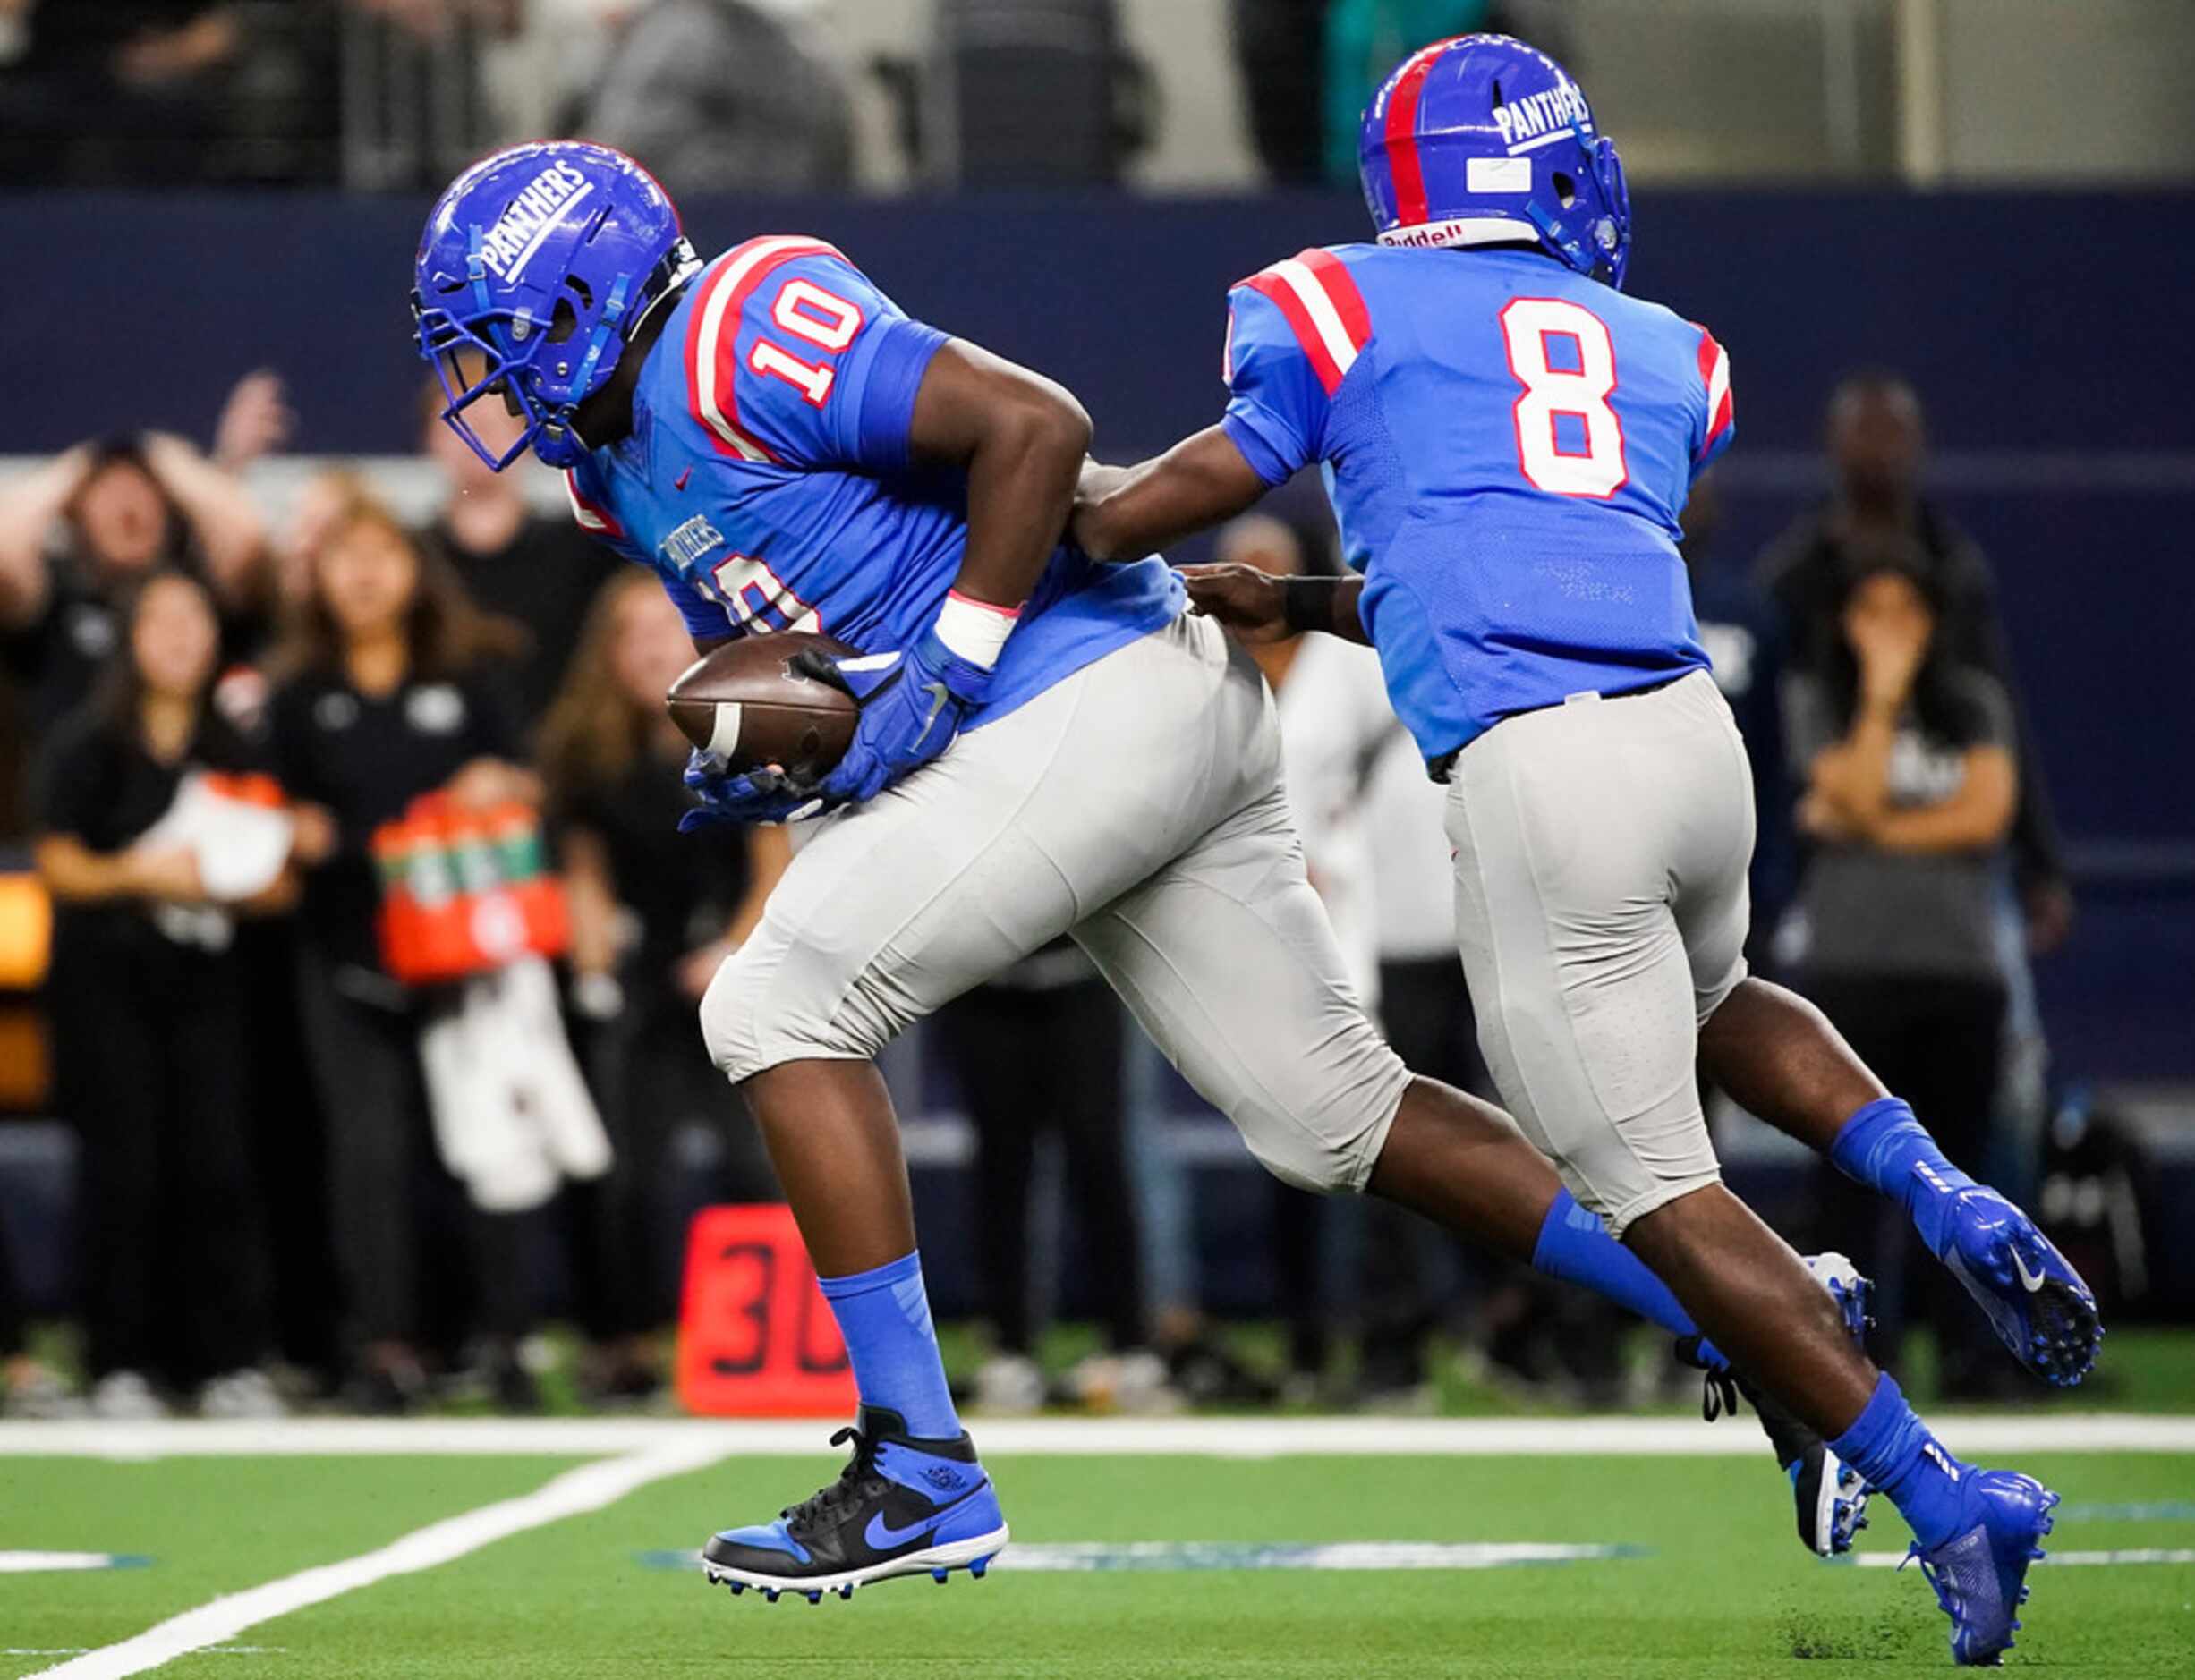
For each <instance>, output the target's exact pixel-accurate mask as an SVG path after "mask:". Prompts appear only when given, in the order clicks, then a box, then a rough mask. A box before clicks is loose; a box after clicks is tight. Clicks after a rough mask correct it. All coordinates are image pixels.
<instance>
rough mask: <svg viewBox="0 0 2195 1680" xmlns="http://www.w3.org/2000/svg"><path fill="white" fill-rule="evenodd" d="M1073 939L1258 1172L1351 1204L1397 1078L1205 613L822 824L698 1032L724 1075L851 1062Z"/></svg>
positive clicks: (1236, 673)
mask: <svg viewBox="0 0 2195 1680" xmlns="http://www.w3.org/2000/svg"><path fill="white" fill-rule="evenodd" d="M1062 932H1068V933H1071V934H1072V935H1073V936H1074V938H1075V940H1076V943H1077V944H1079V945H1080V946H1082V947H1083V949H1084V950H1085V951H1086V952H1088V953H1089V955H1090V956H1091V958H1092V959H1093V961H1094V962H1095V963H1097V965H1098V967H1099V969H1100V970H1101V971H1102V972H1103V973H1104V975H1105V978H1106V979H1107V980H1109V981H1110V983H1111V984H1112V987H1113V989H1114V990H1115V991H1117V992H1119V995H1120V997H1121V998H1122V999H1123V1001H1125V1002H1126V1003H1127V1005H1128V1007H1129V1008H1130V1009H1132V1010H1133V1011H1134V1012H1135V1014H1136V1019H1137V1020H1138V1021H1140V1022H1142V1023H1143V1026H1144V1031H1147V1032H1149V1033H1150V1035H1151V1037H1152V1038H1153V1039H1154V1040H1155V1041H1156V1042H1157V1044H1158V1045H1159V1047H1160V1048H1161V1049H1162V1050H1164V1051H1165V1053H1166V1055H1167V1056H1168V1058H1169V1059H1170V1060H1171V1061H1172V1062H1173V1064H1174V1065H1176V1066H1177V1067H1178V1068H1179V1069H1180V1070H1181V1072H1182V1073H1183V1074H1184V1075H1185V1076H1186V1077H1187V1080H1188V1081H1189V1082H1190V1083H1191V1084H1192V1085H1194V1086H1195V1088H1196V1090H1198V1091H1199V1092H1200V1093H1201V1094H1202V1095H1203V1096H1204V1099H1205V1100H1206V1101H1208V1102H1210V1103H1211V1104H1212V1106H1213V1107H1215V1108H1217V1109H1219V1110H1220V1111H1221V1113H1222V1114H1224V1115H1226V1116H1227V1117H1228V1118H1229V1120H1231V1121H1233V1122H1234V1124H1235V1125H1236V1126H1237V1127H1238V1129H1239V1130H1240V1131H1241V1133H1242V1135H1243V1138H1244V1140H1245V1141H1246V1142H1247V1143H1248V1144H1249V1147H1250V1150H1251V1152H1252V1153H1253V1154H1254V1155H1255V1156H1256V1157H1257V1158H1258V1159H1259V1160H1260V1161H1261V1162H1263V1164H1264V1165H1265V1166H1266V1167H1268V1168H1269V1169H1270V1170H1272V1172H1273V1173H1275V1174H1277V1175H1279V1176H1280V1177H1281V1178H1284V1179H1287V1180H1288V1181H1289V1182H1290V1183H1292V1184H1299V1185H1302V1186H1304V1187H1305V1188H1306V1189H1312V1190H1322V1191H1334V1190H1361V1189H1362V1188H1363V1187H1364V1184H1365V1180H1366V1179H1367V1178H1368V1177H1369V1176H1370V1175H1371V1172H1372V1167H1373V1164H1374V1162H1375V1161H1376V1160H1377V1159H1378V1158H1379V1153H1380V1150H1381V1147H1382V1146H1383V1143H1384V1142H1385V1141H1386V1136H1387V1130H1388V1127H1389V1126H1390V1125H1391V1124H1392V1123H1393V1121H1394V1116H1395V1111H1396V1109H1397V1107H1399V1106H1400V1102H1401V1099H1402V1092H1403V1089H1404V1087H1405V1086H1406V1085H1407V1084H1408V1082H1409V1074H1408V1071H1407V1070H1406V1069H1405V1068H1404V1067H1403V1065H1402V1064H1401V1062H1400V1060H1399V1059H1398V1058H1397V1056H1395V1053H1394V1052H1393V1051H1392V1050H1391V1049H1390V1048H1388V1047H1387V1045H1386V1043H1385V1042H1384V1041H1383V1039H1381V1038H1380V1036H1379V1034H1378V1032H1377V1031H1375V1030H1374V1027H1373V1025H1372V1023H1371V1022H1370V1021H1369V1020H1368V1019H1367V1018H1366V1016H1365V1012H1364V1009H1363V1007H1362V1006H1361V1005H1360V1004H1359V1003H1358V1001H1357V998H1356V997H1355V996H1354V995H1353V993H1352V991H1351V989H1350V987H1349V984H1348V979H1347V976H1346V972H1345V970H1344V968H1343V964H1342V960H1341V955H1340V949H1339V947H1338V946H1336V944H1335V942H1334V937H1333V932H1332V929H1331V927H1330V926H1329V925H1328V923H1327V921H1326V913H1325V911H1324V910H1323V908H1322V907H1321V905H1320V904H1319V901H1318V896H1317V895H1316V894H1315V893H1314V891H1313V890H1312V887H1311V885H1310V882H1309V880H1308V878H1306V875H1305V872H1304V861H1303V850H1302V847H1301V846H1300V845H1299V844H1297V839H1296V836H1295V832H1294V830H1293V828H1292V827H1291V826H1290V824H1289V815H1288V805H1287V801H1286V797H1285V795H1284V794H1283V793H1282V790H1281V786H1280V738H1279V733H1278V730H1277V728H1276V726H1275V724H1274V721H1273V716H1272V701H1271V700H1270V698H1269V697H1268V695H1267V693H1266V692H1265V687H1264V684H1263V682H1262V681H1261V680H1260V677H1259V675H1258V672H1257V668H1256V666H1255V665H1253V664H1252V663H1251V662H1250V660H1249V659H1248V658H1247V657H1246V656H1245V655H1243V654H1242V653H1241V652H1240V650H1239V649H1234V648H1233V647H1232V646H1231V644H1230V643H1229V641H1228V640H1227V638H1226V637H1225V636H1224V635H1223V634H1222V633H1221V631H1220V629H1219V628H1218V626H1217V625H1215V624H1212V623H1211V622H1210V621H1209V620H1206V619H1203V618H1196V617H1191V616H1188V615H1184V616H1182V617H1180V618H1178V619H1176V620H1175V621H1174V622H1173V623H1172V624H1169V625H1167V626H1166V627H1165V628H1163V629H1161V630H1158V631H1154V632H1152V633H1151V634H1150V635H1148V636H1145V637H1144V638H1142V639H1141V640H1139V641H1135V642H1133V643H1130V644H1129V645H1128V646H1127V647H1124V648H1121V649H1117V650H1116V651H1114V652H1113V653H1110V654H1108V655H1107V656H1106V657H1105V658H1102V659H1099V660H1097V661H1095V662H1094V663H1093V664H1091V665H1089V666H1085V667H1084V668H1083V669H1082V670H1081V671H1078V672H1076V674H1075V675H1072V676H1070V677H1068V678H1067V679H1066V680H1065V681H1063V682H1061V683H1058V684H1056V685H1055V686H1053V687H1052V688H1051V689H1050V690H1048V691H1047V692H1044V693H1043V694H1042V695H1039V696H1038V697H1037V698H1036V699H1034V700H1031V701H1029V702H1028V703H1027V704H1026V705H1024V706H1022V707H1020V708H1017V710H1015V711H1013V712H1011V713H1009V714H1008V716H1006V717H1002V718H1000V719H999V720H998V721H997V722H995V723H991V724H988V725H984V726H983V727H982V728H980V729H976V730H974V731H971V732H970V733H968V734H965V735H963V736H961V737H960V738H959V739H958V740H957V741H956V742H954V743H953V744H952V746H951V748H950V749H949V751H947V752H946V753H945V754H944V755H943V756H942V757H941V758H940V759H936V760H935V761H934V762H932V763H931V764H928V765H925V766H924V767H923V768H921V769H919V770H917V771H915V773H914V774H913V775H912V776H908V777H907V778H906V780H904V781H902V782H900V783H899V784H898V785H896V786H894V787H892V788H890V789H889V790H887V791H886V792H885V793H883V794H882V795H881V796H880V797H878V798H877V799H874V800H872V801H871V802H868V803H867V804H864V805H862V806H859V807H856V808H854V809H850V810H839V811H837V812H834V813H832V814H831V815H830V816H829V817H826V818H824V819H821V821H820V822H819V823H818V824H817V825H816V831H815V833H814V835H813V836H812V838H811V839H810V840H809V841H808V843H807V844H805V845H804V847H802V848H801V850H800V851H799V853H797V854H796V855H795V858H794V860H793V862H792V866H791V868H790V869H788V870H787V871H786V874H785V878H783V879H782V880H781V881H779V882H778V887H777V889H776V891H774V892H773V893H772V894H771V895H770V904H769V906H768V908H767V910H766V911H765V912H764V914H763V917H762V921H761V926H760V927H759V928H757V929H756V930H755V932H754V935H753V938H750V939H749V940H748V941H747V943H746V944H745V946H743V947H742V948H741V949H740V950H739V951H738V952H737V953H736V954H735V955H732V956H730V957H728V958H727V959H726V961H725V963H724V965H723V966H722V967H721V968H720V969H719V971H718V972H717V977H716V979H715V980H714V982H713V983H712V984H711V985H710V988H709V991H708V995H707V996H706V997H704V998H703V999H702V1011H701V1014H702V1032H703V1035H704V1036H705V1038H706V1039H707V1041H708V1045H709V1050H710V1056H712V1057H713V1058H714V1059H715V1062H716V1065H718V1067H719V1068H720V1069H722V1070H723V1072H724V1073H725V1074H726V1075H727V1077H728V1078H730V1079H731V1080H732V1081H734V1082H739V1081H742V1080H744V1079H746V1078H748V1077H749V1076H751V1075H753V1074H754V1073H761V1072H762V1071H763V1070H765V1069H767V1068H770V1067H774V1066H777V1065H779V1064H780V1063H784V1062H791V1061H801V1060H810V1059H838V1060H865V1059H867V1058H869V1057H871V1056H874V1055H875V1054H876V1053H877V1051H878V1050H879V1049H880V1048H882V1047H883V1045H884V1044H885V1043H886V1042H887V1041H888V1040H889V1039H891V1038H892V1037H893V1036H894V1035H895V1034H897V1033H898V1032H899V1031H901V1030H902V1029H903V1028H905V1027H906V1025H907V1023H908V1022H912V1021H915V1020H918V1019H920V1018H921V1017H923V1016H924V1015H926V1014H930V1013H931V1012H932V1010H934V1009H936V1008H937V1007H939V1005H941V1004H944V1003H945V1002H947V1001H948V1000H949V999H950V998H952V997H957V996H958V995H959V994H960V993H961V992H964V991H966V989H968V988H970V987H971V986H974V985H976V984H977V983H979V982H980V981H983V980H988V979H990V978H991V976H993V975H995V974H997V973H999V972H1000V971H1001V970H1003V969H1005V968H1006V967H1008V965H1009V964H1011V963H1015V962H1016V961H1017V960H1019V959H1020V958H1022V957H1024V956H1025V955H1028V954H1029V953H1030V952H1032V951H1034V950H1036V949H1037V948H1038V947H1039V946H1042V945H1043V944H1045V943H1046V942H1047V941H1048V940H1051V939H1052V938H1056V937H1057V936H1058V935H1059V934H1060V933H1062Z"/></svg>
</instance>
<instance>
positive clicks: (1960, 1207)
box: [1922, 1169, 2104, 1388]
mask: <svg viewBox="0 0 2195 1680" xmlns="http://www.w3.org/2000/svg"><path fill="white" fill-rule="evenodd" d="M1922 1176H1923V1177H1930V1176H1932V1175H1929V1174H1928V1173H1927V1171H1926V1169H1922ZM1928 1224H1931V1225H1933V1226H1935V1228H1936V1232H1937V1233H1940V1234H1941V1239H1940V1241H1932V1242H1931V1244H1930V1246H1931V1247H1934V1248H1936V1252H1937V1253H1939V1254H1940V1255H1941V1256H1942V1257H1943V1260H1944V1265H1946V1266H1948V1267H1950V1268H1951V1270H1952V1275H1953V1277H1956V1278H1958V1280H1959V1281H1960V1282H1961V1283H1962V1284H1964V1285H1966V1289H1967V1293H1968V1294H1970V1295H1972V1296H1973V1297H1974V1299H1975V1300H1976V1301H1977V1302H1980V1304H1981V1310H1982V1311H1984V1312H1985V1313H1987V1315H1988V1317H1989V1323H1990V1327H1991V1328H1993V1329H1995V1331H1996V1333H1997V1336H1998V1339H1999V1340H2001V1341H2002V1342H2003V1343H2004V1345H2005V1346H2006V1347H2008V1348H2010V1349H2011V1350H2012V1357H2013V1358H2014V1359H2016V1360H2018V1361H2019V1362H2021V1364H2022V1365H2025V1366H2026V1367H2027V1368H2028V1369H2029V1370H2031V1371H2033V1372H2034V1373H2035V1374H2036V1375H2037V1376H2038V1377H2040V1378H2042V1379H2043V1380H2044V1381H2046V1382H2048V1383H2053V1384H2055V1385H2056V1386H2057V1387H2062V1388H2066V1387H2072V1385H2073V1384H2075V1383H2077V1382H2079V1381H2080V1379H2082V1378H2083V1377H2085V1376H2087V1375H2088V1374H2089V1371H2091V1370H2094V1369H2095V1368H2096V1353H2097V1344H2098V1343H2099V1342H2101V1341H2102V1340H2103V1337H2104V1327H2103V1322H2102V1320H2101V1319H2099V1318H2098V1317H2097V1311H2096V1297H2095V1296H2094V1295H2093V1294H2090V1293H2089V1285H2087V1284H2086V1283H2084V1282H2082V1281H2081V1277H2080V1273H2079V1272H2077V1271H2075V1270H2074V1269H2073V1268H2072V1262H2071V1261H2069V1260H2067V1259H2066V1258H2065V1256H2064V1255H2063V1254H2061V1253H2059V1252H2058V1250H2057V1247H2056V1245H2055V1243H2052V1242H2051V1240H2050V1239H2049V1238H2048V1237H2046V1236H2045V1235H2043V1234H2042V1233H2041V1232H2040V1231H2039V1230H2038V1229H2037V1228H2036V1226H2035V1221H2034V1220H2032V1219H2030V1218H2028V1216H2027V1215H2026V1214H2024V1213H2022V1212H2021V1210H2020V1209H2018V1208H2015V1207H2014V1206H2013V1205H2012V1203H2011V1202H2009V1201H2005V1200H2004V1197H2002V1196H2000V1195H1999V1194H1997V1192H1995V1191H1994V1190H1991V1189H1989V1188H1987V1186H1986V1185H1981V1184H1975V1185H1971V1186H1970V1187H1968V1188H1965V1189H1961V1190H1955V1191H1950V1192H1946V1193H1945V1194H1944V1195H1943V1196H1942V1197H1941V1198H1940V1199H1939V1200H1938V1201H1937V1203H1936V1207H1935V1208H1933V1209H1930V1210H1929V1215H1928ZM1925 1229H1926V1227H1924V1231H1925Z"/></svg>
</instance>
